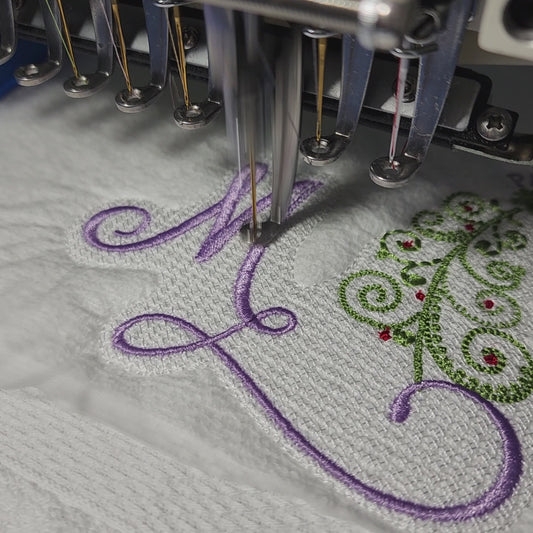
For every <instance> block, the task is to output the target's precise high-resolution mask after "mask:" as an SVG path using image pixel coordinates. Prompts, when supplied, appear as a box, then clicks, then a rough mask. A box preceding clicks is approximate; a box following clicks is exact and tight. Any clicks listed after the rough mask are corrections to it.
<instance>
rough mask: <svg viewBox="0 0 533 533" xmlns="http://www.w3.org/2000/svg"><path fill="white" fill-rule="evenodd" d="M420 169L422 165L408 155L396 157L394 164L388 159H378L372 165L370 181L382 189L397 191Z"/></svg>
mask: <svg viewBox="0 0 533 533" xmlns="http://www.w3.org/2000/svg"><path fill="white" fill-rule="evenodd" d="M419 167H420V163H419V162H418V161H417V160H416V159H414V158H413V157H409V156H407V155H400V156H397V157H395V158H394V160H393V161H392V163H391V162H390V161H389V158H388V157H378V158H377V159H375V160H374V161H372V163H371V165H370V169H369V173H370V179H371V180H372V181H373V182H374V183H375V184H376V185H380V186H381V187H385V188H387V189H396V188H397V187H401V186H403V185H405V184H406V183H407V182H408V181H409V180H410V179H411V177H412V176H413V174H414V173H415V172H416V171H417V170H418V168H419Z"/></svg>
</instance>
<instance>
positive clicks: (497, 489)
mask: <svg viewBox="0 0 533 533" xmlns="http://www.w3.org/2000/svg"><path fill="white" fill-rule="evenodd" d="M265 174H266V167H263V168H262V174H261V176H260V177H259V172H258V181H259V180H260V179H262V178H263V177H264V175H265ZM245 176H246V173H245V172H244V173H240V174H239V175H237V176H236V178H235V179H234V180H233V182H232V183H231V185H230V188H229V190H228V193H227V194H226V196H225V197H224V198H223V199H222V200H221V201H220V202H217V203H216V204H214V205H212V206H211V207H209V208H208V209H206V210H204V211H202V212H201V213H199V214H198V215H196V216H194V217H192V218H191V219H189V220H187V221H185V222H183V223H182V224H180V225H179V226H177V227H175V228H171V229H170V230H167V231H166V232H163V233H161V234H158V235H155V236H153V237H150V238H148V239H146V240H144V241H140V242H137V243H131V244H124V245H110V244H106V243H103V242H101V241H100V240H99V239H98V236H97V232H98V228H99V225H100V224H101V223H102V222H103V221H104V220H106V219H107V218H108V217H109V216H112V215H114V214H116V213H117V212H124V211H126V210H133V211H135V212H137V213H139V214H140V215H141V216H142V217H143V219H142V222H141V223H140V224H139V226H138V227H137V228H136V229H134V230H132V231H129V232H122V231H120V230H116V232H115V233H116V234H118V235H137V234H139V233H141V232H142V231H144V230H145V229H146V228H147V227H148V225H149V224H150V214H149V213H148V212H147V211H146V210H145V209H142V208H139V207H135V206H123V207H115V208H111V209H107V210H105V211H102V212H100V213H98V214H97V215H95V216H94V217H92V218H91V219H90V220H89V221H88V222H87V224H86V225H85V227H84V235H85V238H86V240H87V242H89V243H90V244H92V245H93V246H96V247H97V248H101V249H104V250H108V251H133V250H140V249H143V248H148V247H151V246H157V245H159V244H162V243H163V242H166V241H168V240H171V239H174V238H176V237H179V236H180V235H183V234H184V233H186V232H187V231H190V230H191V229H193V228H195V227H197V226H199V225H200V224H202V223H204V222H206V221H207V220H209V219H211V218H213V217H216V218H215V222H214V224H213V227H212V228H211V231H210V233H209V236H208V237H207V239H206V240H205V241H204V243H203V244H202V246H201V248H200V251H199V252H198V254H197V256H196V259H197V260H198V261H200V262H201V261H205V260H208V259H210V258H211V257H213V255H215V254H216V253H217V252H218V251H220V250H221V249H222V248H223V247H224V245H225V244H226V243H227V242H228V240H229V239H230V238H231V237H232V236H233V235H235V233H236V232H237V231H239V228H240V227H241V225H242V224H243V223H244V221H246V220H247V219H249V217H250V210H246V211H244V212H243V213H242V214H241V215H239V216H238V217H237V218H236V219H234V220H233V221H231V217H232V215H233V213H234V211H235V209H236V207H237V204H238V202H239V200H240V198H242V195H243V194H245V193H246V190H247V184H246V183H244V181H243V180H244V178H245ZM318 187H320V184H319V183H316V182H310V181H308V182H298V183H297V184H296V185H295V188H294V191H295V194H294V196H293V201H292V203H291V208H290V212H293V211H294V209H295V208H296V207H297V206H298V205H299V204H300V203H302V202H303V201H304V200H305V199H306V198H307V197H308V196H310V195H311V194H312V193H313V192H314V191H315V190H316V189H317V188H318ZM270 200H271V199H270V196H268V197H265V198H262V199H261V200H260V201H259V202H258V204H259V206H260V207H259V206H258V207H259V208H260V209H261V210H263V209H266V208H267V207H268V206H269V205H270ZM264 252H265V249H264V248H263V247H262V246H252V247H250V249H249V251H248V253H247V255H246V257H245V259H244V261H243V263H242V265H241V267H240V269H239V272H238V275H237V279H236V281H235V285H234V305H235V310H236V314H237V316H238V318H239V319H240V320H241V322H240V323H238V324H236V325H234V326H231V327H230V328H228V329H227V330H225V331H223V332H221V333H219V334H217V335H213V336H210V335H209V334H207V333H206V332H204V331H202V330H201V329H200V328H198V327H196V326H195V325H194V324H191V323H190V322H187V321H186V320H184V319H182V318H179V317H175V316H171V315H166V314H161V313H154V314H145V315H140V316H137V317H134V318H131V319H130V320H128V321H126V322H124V323H123V324H121V325H120V326H119V327H118V328H117V329H116V330H115V332H114V335H113V345H114V346H115V347H116V348H117V349H119V350H121V351H122V352H124V353H127V354H130V355H136V356H169V355H172V354H176V353H185V352H193V351H194V350H197V349H199V348H210V349H211V350H212V351H213V352H214V353H215V354H216V355H217V356H218V357H219V358H220V359H221V361H222V362H223V363H224V365H225V366H226V367H227V368H228V369H229V370H230V371H231V372H232V373H233V375H235V376H236V377H237V378H239V380H240V381H241V382H242V384H243V385H244V387H245V388H246V389H247V390H248V391H249V393H250V394H251V395H252V397H253V398H254V399H255V400H256V401H257V402H258V404H259V405H260V406H261V407H262V408H263V410H264V411H265V412H266V413H267V415H268V416H269V417H270V418H271V420H272V421H273V423H274V424H275V425H276V426H277V427H278V428H279V429H280V430H281V431H282V432H283V433H284V435H285V436H286V437H287V438H288V439H289V440H291V441H292V442H293V443H294V444H295V445H296V446H297V447H298V448H299V449H300V450H301V451H302V452H304V453H305V454H307V455H308V456H310V457H311V458H312V459H313V460H314V461H315V462H316V463H318V464H319V465H320V467H321V468H322V469H323V470H324V471H326V472H328V473H329V474H330V475H331V476H333V477H334V478H336V479H337V480H338V481H341V482H342V483H343V484H344V485H346V486H347V487H349V488H350V489H352V490H354V491H355V492H357V493H359V494H361V495H363V496H364V497H365V498H367V499H368V500H370V501H372V502H374V503H377V504H379V505H382V506H384V507H386V508H388V509H391V510H393V511H396V512H401V513H405V514H408V515H411V516H413V517H415V518H421V519H430V520H434V521H464V520H468V519H470V518H474V517H477V516H482V515H484V514H486V513H489V512H491V511H493V510H494V509H496V508H497V507H498V506H500V505H501V504H502V503H503V502H504V501H505V500H507V498H509V497H510V496H511V494H512V493H513V491H514V489H515V487H516V485H517V484H518V481H519V480H520V476H521V474H522V453H521V449H520V442H519V440H518V437H517V435H516V433H515V431H514V429H513V427H512V426H511V424H510V423H509V421H508V420H507V419H506V418H505V416H504V415H503V414H502V413H501V412H500V411H499V410H498V409H496V407H494V406H493V405H492V404H491V403H490V402H488V401H487V400H485V399H483V398H482V397H481V396H479V395H478V394H477V393H475V392H473V391H470V390H468V389H466V388H464V387H461V386H459V385H455V384H452V383H448V382H444V381H423V382H421V383H416V384H413V385H410V386H409V387H407V388H405V389H404V390H403V391H401V392H400V394H399V395H398V396H397V397H396V399H395V400H394V401H393V403H392V405H391V411H390V417H391V420H392V421H393V422H397V423H402V422H404V421H405V420H406V419H407V418H408V416H409V414H410V412H411V405H410V401H411V398H412V396H413V395H414V394H415V393H416V392H418V391H420V390H424V389H431V388H440V389H446V390H449V391H452V392H456V393H459V394H462V395H463V396H466V397H467V398H469V399H471V400H472V401H474V402H476V403H478V404H479V405H481V406H482V407H483V408H484V410H485V411H486V412H487V413H488V415H489V417H490V418H491V420H492V422H493V423H494V425H495V426H496V428H497V429H498V432H499V434H500V437H501V439H502V441H503V455H504V458H503V465H502V468H501V470H500V473H499V475H498V478H497V480H496V482H495V483H494V484H493V486H492V487H491V488H490V489H489V490H487V491H486V492H485V493H484V494H483V495H482V496H480V497H479V498H477V499H476V500H474V501H472V502H469V503H467V504H461V505H455V506H450V507H434V506H426V505H421V504H417V503H414V502H410V501H408V500H403V499H401V498H397V497H395V496H393V495H391V494H387V493H385V492H382V491H380V490H378V489H375V488H372V487H370V486H369V485H367V484H365V483H363V482H362V481H360V480H359V479H357V478H356V477H355V476H354V475H352V474H350V473H348V472H347V471H346V470H344V469H343V468H342V467H341V466H339V465H338V464H337V463H335V462H334V461H333V460H332V459H330V458H329V457H328V456H327V455H325V454H324V453H322V452H321V451H320V450H319V449H318V448H316V447H315V446H313V444H311V443H310V442H309V441H308V440H307V439H306V438H305V437H304V436H303V435H302V434H301V433H300V432H299V431H298V430H297V429H296V428H295V427H294V426H293V424H292V423H291V422H290V421H289V420H288V419H287V418H286V417H285V416H284V415H283V414H282V413H281V411H280V410H279V409H277V408H276V407H275V405H274V404H273V403H272V401H271V400H270V399H269V398H268V396H267V395H266V394H265V393H264V392H263V391H262V390H261V388H260V387H259V386H258V385H257V384H256V383H255V381H254V380H253V379H252V377H251V376H250V375H249V374H247V373H246V371H245V370H244V369H243V368H242V367H241V366H240V365H239V363H238V362H237V361H236V360H235V359H234V358H233V357H232V356H231V355H230V354H229V353H228V352H226V351H225V350H224V349H223V348H222V346H221V345H220V344H219V342H220V341H222V340H223V339H225V338H227V337H229V336H231V335H233V334H235V333H237V332H238V331H240V330H242V329H244V328H245V327H250V328H252V329H254V330H256V331H259V332H262V333H266V334H269V335H283V334H285V333H288V332H289V331H292V330H293V329H294V328H295V327H296V325H297V318H296V315H295V314H294V313H293V312H292V311H290V310H288V309H285V308H283V307H272V308H270V309H266V310H263V311H260V312H258V313H254V311H253V309H252V307H251V304H250V293H251V285H252V281H253V278H254V275H255V272H256V269H257V265H258V264H259V262H260V261H261V259H262V257H263V255H264ZM272 316H283V317H284V318H286V323H285V324H284V325H282V326H280V327H276V328H274V327H270V326H267V325H266V324H265V323H264V322H263V321H264V320H265V319H266V318H268V317H272ZM158 320H162V321H164V322H167V323H170V324H173V325H175V326H178V327H181V328H182V329H183V330H185V331H187V332H189V333H191V334H193V335H195V336H196V337H197V339H198V340H197V341H195V342H190V343H188V344H184V345H179V346H169V347H166V348H141V347H138V346H133V345H132V344H130V343H129V342H128V341H127V340H126V334H127V332H128V330H129V329H130V328H132V327H133V326H135V325H136V324H139V323H143V322H153V321H158Z"/></svg>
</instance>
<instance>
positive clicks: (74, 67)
mask: <svg viewBox="0 0 533 533" xmlns="http://www.w3.org/2000/svg"><path fill="white" fill-rule="evenodd" d="M46 6H47V8H48V11H50V14H51V15H52V20H53V21H54V25H55V27H56V29H57V31H58V33H59V36H60V37H61V41H62V42H63V46H64V47H65V51H66V52H67V56H68V58H69V60H70V63H71V65H72V71H73V72H74V76H75V78H76V79H78V80H79V79H80V72H79V70H78V67H77V65H76V61H75V60H74V50H73V48H72V41H71V39H70V33H69V31H68V26H67V19H66V17H65V11H64V10H63V2H62V0H57V6H58V8H59V14H60V16H61V25H62V26H63V30H64V31H62V30H61V26H60V24H59V23H58V21H57V20H56V17H55V16H54V12H53V10H52V6H51V5H50V2H49V0H46ZM63 33H64V34H65V36H64V37H63Z"/></svg>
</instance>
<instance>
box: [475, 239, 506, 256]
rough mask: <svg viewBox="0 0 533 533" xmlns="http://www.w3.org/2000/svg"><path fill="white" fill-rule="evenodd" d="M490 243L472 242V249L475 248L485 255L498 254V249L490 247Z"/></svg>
mask: <svg viewBox="0 0 533 533" xmlns="http://www.w3.org/2000/svg"><path fill="white" fill-rule="evenodd" d="M491 247H492V243H491V242H489V241H484V240H482V241H477V242H476V244H474V249H475V250H477V251H478V252H479V253H480V254H483V255H487V256H493V255H499V254H500V252H499V250H495V249H492V250H491Z"/></svg>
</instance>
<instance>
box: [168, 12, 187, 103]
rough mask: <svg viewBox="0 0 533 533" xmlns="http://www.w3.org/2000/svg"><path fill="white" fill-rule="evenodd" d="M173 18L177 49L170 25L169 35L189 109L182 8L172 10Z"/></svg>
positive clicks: (184, 98)
mask: <svg viewBox="0 0 533 533" xmlns="http://www.w3.org/2000/svg"><path fill="white" fill-rule="evenodd" d="M172 16H173V19H174V28H175V29H176V36H177V41H178V43H177V47H176V42H175V40H174V35H173V33H172V30H171V29H170V25H169V28H168V33H169V35H170V42H171V44H172V50H173V53H174V58H175V60H176V66H177V67H178V73H179V75H180V79H181V86H182V88H183V100H184V102H185V107H186V109H189V107H190V105H191V101H190V98H189V84H188V83H187V63H186V62H185V45H184V44H183V32H182V29H181V14H180V8H179V7H178V6H174V7H173V8H172ZM167 23H168V20H167Z"/></svg>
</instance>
